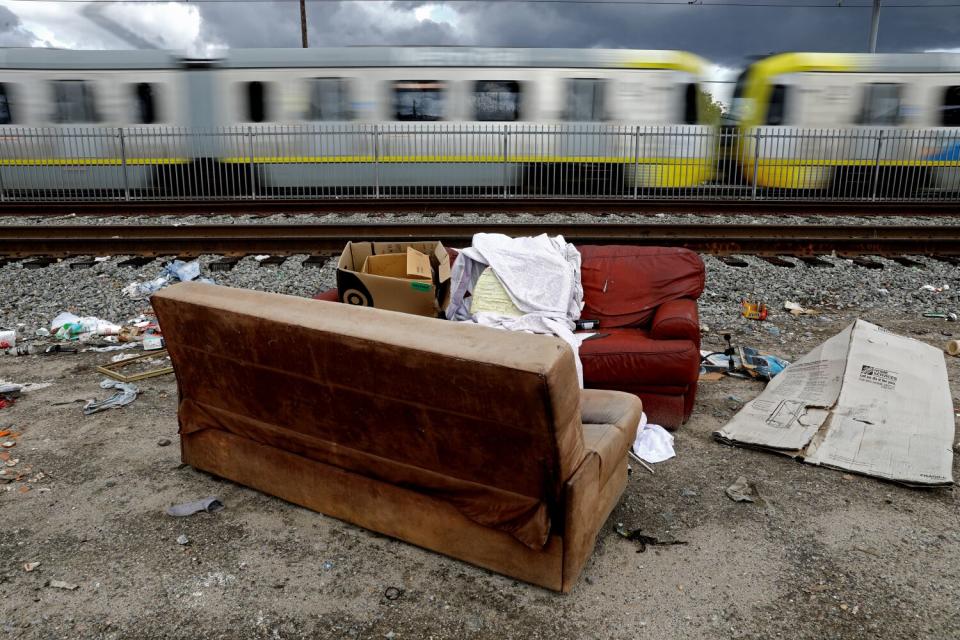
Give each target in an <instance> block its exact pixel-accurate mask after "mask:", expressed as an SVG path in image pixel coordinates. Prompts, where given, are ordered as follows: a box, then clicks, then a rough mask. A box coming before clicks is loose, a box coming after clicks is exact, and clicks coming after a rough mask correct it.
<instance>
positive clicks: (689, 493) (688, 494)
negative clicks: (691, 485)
mask: <svg viewBox="0 0 960 640" xmlns="http://www.w3.org/2000/svg"><path fill="white" fill-rule="evenodd" d="M680 495H681V497H684V498H696V497H697V492H696V491H694V490H693V489H687V488H686V487H684V488H683V489H681V490H680Z"/></svg>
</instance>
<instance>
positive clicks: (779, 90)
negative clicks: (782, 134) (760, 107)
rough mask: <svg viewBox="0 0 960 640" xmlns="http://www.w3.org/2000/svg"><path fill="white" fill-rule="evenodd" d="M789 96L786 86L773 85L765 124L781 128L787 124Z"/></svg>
mask: <svg viewBox="0 0 960 640" xmlns="http://www.w3.org/2000/svg"><path fill="white" fill-rule="evenodd" d="M789 94H790V92H789V91H788V90H787V86H786V85H783V84H775V85H773V88H772V89H771V90H770V102H769V103H768V104H767V119H766V122H765V124H767V125H769V126H771V127H779V126H780V125H783V124H786V123H787V97H788V96H789Z"/></svg>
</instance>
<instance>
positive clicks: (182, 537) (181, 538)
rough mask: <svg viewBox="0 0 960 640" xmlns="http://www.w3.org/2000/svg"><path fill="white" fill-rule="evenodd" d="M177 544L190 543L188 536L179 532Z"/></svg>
mask: <svg viewBox="0 0 960 640" xmlns="http://www.w3.org/2000/svg"><path fill="white" fill-rule="evenodd" d="M177 544H180V545H183V544H190V538H188V537H187V536H186V535H185V534H183V533H181V534H180V535H179V536H177Z"/></svg>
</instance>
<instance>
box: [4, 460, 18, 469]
mask: <svg viewBox="0 0 960 640" xmlns="http://www.w3.org/2000/svg"><path fill="white" fill-rule="evenodd" d="M18 462H20V458H10V459H9V460H7V461H6V462H4V463H3V464H5V465H7V466H8V467H15V466H17V463H18Z"/></svg>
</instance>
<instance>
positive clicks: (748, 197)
mask: <svg viewBox="0 0 960 640" xmlns="http://www.w3.org/2000/svg"><path fill="white" fill-rule="evenodd" d="M336 198H356V199H377V198H437V199H442V198H459V199H464V198H482V199H491V200H492V199H503V198H558V199H565V198H566V199H573V198H578V199H579V198H592V199H608V200H630V199H636V200H696V201H791V200H792V201H799V200H803V201H824V202H844V201H849V202H918V203H941V202H957V201H960V130H958V129H949V128H938V129H922V130H904V129H896V128H852V129H829V130H828V129H816V130H813V129H795V128H784V127H763V128H757V129H753V130H749V131H741V130H737V129H732V128H725V129H722V130H718V129H715V128H711V127H705V126H697V125H675V126H664V127H654V126H631V125H535V124H503V123H404V124H399V123H386V124H343V125H310V126H299V125H290V126H287V125H255V126H253V125H251V126H239V127H229V128H221V129H213V130H188V129H183V128H176V127H164V126H155V127H154V126H150V127H146V126H145V127H130V128H105V127H56V128H52V127H51V128H18V127H3V128H2V129H0V201H2V202H50V201H62V202H75V201H101V202H106V201H116V202H123V201H196V200H310V199H336Z"/></svg>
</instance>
